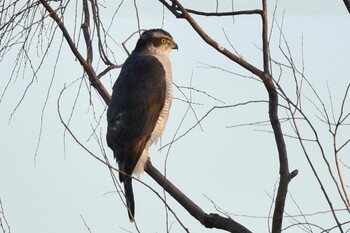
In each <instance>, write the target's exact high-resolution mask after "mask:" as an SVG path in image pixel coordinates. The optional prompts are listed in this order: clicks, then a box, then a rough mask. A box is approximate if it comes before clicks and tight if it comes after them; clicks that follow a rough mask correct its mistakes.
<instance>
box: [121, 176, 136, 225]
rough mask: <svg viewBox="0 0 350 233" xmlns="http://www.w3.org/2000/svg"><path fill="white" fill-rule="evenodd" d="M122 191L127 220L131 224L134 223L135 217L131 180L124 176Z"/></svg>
mask: <svg viewBox="0 0 350 233" xmlns="http://www.w3.org/2000/svg"><path fill="white" fill-rule="evenodd" d="M123 183H124V191H125V199H126V206H127V207H128V214H129V219H130V221H131V222H133V221H134V216H135V202H134V193H133V191H132V179H131V177H127V176H124V182H123Z"/></svg>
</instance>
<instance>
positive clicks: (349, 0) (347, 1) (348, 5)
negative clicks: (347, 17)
mask: <svg viewBox="0 0 350 233" xmlns="http://www.w3.org/2000/svg"><path fill="white" fill-rule="evenodd" d="M344 4H345V6H346V9H348V11H349V13H350V0H344Z"/></svg>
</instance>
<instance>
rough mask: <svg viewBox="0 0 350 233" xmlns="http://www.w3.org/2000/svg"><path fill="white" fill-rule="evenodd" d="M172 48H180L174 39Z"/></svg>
mask: <svg viewBox="0 0 350 233" xmlns="http://www.w3.org/2000/svg"><path fill="white" fill-rule="evenodd" d="M172 49H176V50H178V49H179V46H178V45H177V44H176V43H175V41H173V46H172Z"/></svg>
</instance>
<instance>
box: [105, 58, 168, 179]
mask: <svg viewBox="0 0 350 233" xmlns="http://www.w3.org/2000/svg"><path fill="white" fill-rule="evenodd" d="M165 95H166V81H165V70H164V68H163V66H162V64H161V63H160V62H159V61H158V59H157V58H156V57H154V56H152V55H146V54H141V55H139V54H138V55H135V54H132V55H131V56H130V57H129V58H128V59H127V60H126V61H125V63H124V65H123V68H122V70H121V72H120V75H119V77H118V79H117V81H116V82H115V84H114V86H113V94H112V98H111V102H110V104H109V107H108V110H107V121H108V129H107V143H108V146H109V147H111V148H112V150H113V151H114V156H115V157H116V159H117V161H118V164H119V169H121V170H122V171H124V172H125V173H127V174H130V175H131V174H132V172H133V170H134V168H135V166H136V163H137V161H138V160H139V158H140V156H141V154H142V152H143V150H144V148H145V146H146V144H147V141H148V140H149V138H150V136H151V134H152V132H153V130H154V128H155V125H156V122H157V120H158V117H159V114H160V112H161V110H162V109H163V107H164V102H165ZM121 179H122V178H121Z"/></svg>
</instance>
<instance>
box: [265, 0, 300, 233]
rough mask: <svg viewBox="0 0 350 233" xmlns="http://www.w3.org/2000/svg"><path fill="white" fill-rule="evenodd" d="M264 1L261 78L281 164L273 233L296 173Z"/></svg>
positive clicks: (278, 229)
mask: <svg viewBox="0 0 350 233" xmlns="http://www.w3.org/2000/svg"><path fill="white" fill-rule="evenodd" d="M262 3H263V14H262V28H263V30H262V31H263V33H262V42H263V64H264V75H263V76H261V77H260V78H261V79H262V80H263V82H264V85H265V88H266V90H267V92H268V94H269V118H270V122H271V126H272V129H273V133H274V136H275V141H276V145H277V150H278V158H279V164H280V170H279V174H280V181H279V186H278V190H277V195H276V200H275V209H274V212H273V221H272V233H280V232H281V231H282V222H283V213H284V207H285V203H286V198H287V192H288V185H289V182H290V180H291V179H292V177H294V175H293V174H294V173H296V174H297V171H296V172H295V171H294V172H293V174H290V172H289V166H288V156H287V149H286V144H285V141H284V137H283V132H282V128H281V124H280V120H279V117H278V94H277V90H276V86H275V85H274V83H273V79H272V76H271V75H270V70H269V42H268V19H267V1H266V0H262Z"/></svg>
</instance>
